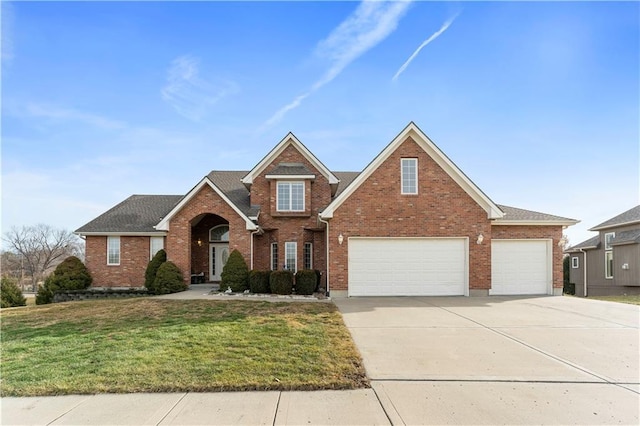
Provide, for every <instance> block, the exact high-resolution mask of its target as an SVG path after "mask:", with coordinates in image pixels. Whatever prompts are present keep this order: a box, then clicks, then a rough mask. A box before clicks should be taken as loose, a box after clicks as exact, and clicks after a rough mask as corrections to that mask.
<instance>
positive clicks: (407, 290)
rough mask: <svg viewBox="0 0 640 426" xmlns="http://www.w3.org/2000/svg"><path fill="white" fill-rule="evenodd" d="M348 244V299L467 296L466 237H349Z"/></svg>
mask: <svg viewBox="0 0 640 426" xmlns="http://www.w3.org/2000/svg"><path fill="white" fill-rule="evenodd" d="M348 244H349V296H453V295H464V294H465V293H466V289H467V276H468V273H467V240H466V238H349V241H348Z"/></svg>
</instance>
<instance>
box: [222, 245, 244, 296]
mask: <svg viewBox="0 0 640 426" xmlns="http://www.w3.org/2000/svg"><path fill="white" fill-rule="evenodd" d="M229 287H231V291H233V292H234V293H242V292H243V291H245V290H248V289H249V268H248V267H247V263H246V262H245V261H244V257H242V255H241V254H240V252H239V251H238V250H234V251H232V252H231V254H230V255H229V260H227V263H226V265H224V268H222V274H220V291H225V290H226V289H227V288H229Z"/></svg>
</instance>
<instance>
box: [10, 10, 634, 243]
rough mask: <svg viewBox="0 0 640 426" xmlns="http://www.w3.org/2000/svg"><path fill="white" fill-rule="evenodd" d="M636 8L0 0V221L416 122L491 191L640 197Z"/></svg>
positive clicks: (577, 203) (618, 205)
mask: <svg viewBox="0 0 640 426" xmlns="http://www.w3.org/2000/svg"><path fill="white" fill-rule="evenodd" d="M639 17H640V5H639V4H638V3H637V2H635V3H610V2H588V3H577V2H568V3H556V2H540V3H538V2H534V3H522V2H492V3H483V2H442V3H439V2H391V3H380V2H378V3H367V2H362V3H361V2H355V1H353V2H315V3H312V2H260V3H253V2H196V3H173V2H159V3H154V2H141V3H131V2H105V3H97V2H86V3H81V2H68V3H55V2H43V3H34V2H11V3H8V2H4V1H3V2H2V230H3V232H4V231H6V230H7V229H9V228H10V227H12V226H22V225H32V224H37V223H47V224H50V225H53V226H55V227H59V228H66V229H69V230H75V229H77V228H78V227H80V226H82V225H83V224H85V223H86V222H88V221H89V220H91V219H93V218H94V217H96V216H97V215H99V214H101V213H102V212H104V211H105V210H107V209H108V208H110V207H112V206H113V205H115V204H116V203H118V202H120V201H122V200H123V199H125V198H126V197H128V196H129V195H131V194H184V193H186V192H187V191H188V190H189V189H191V188H192V187H193V186H194V185H195V184H196V183H197V182H198V181H199V180H200V179H201V178H202V177H203V176H204V175H206V174H207V173H208V172H209V171H211V170H214V169H217V170H248V169H250V168H252V167H253V166H254V165H255V164H256V163H257V162H259V161H260V159H261V158H262V157H263V156H264V155H265V154H266V153H267V152H268V151H269V150H270V149H271V148H272V147H273V146H275V144H277V143H278V142H279V141H280V140H281V139H282V138H283V137H284V136H285V135H286V134H287V133H288V132H289V131H292V132H293V133H294V134H296V136H297V137H298V138H299V139H300V140H301V141H302V142H303V143H304V144H305V145H306V146H307V147H308V148H309V149H310V150H311V151H312V152H313V153H314V154H315V155H316V156H317V157H318V158H319V159H320V160H321V161H323V162H324V163H325V164H326V165H327V166H328V167H329V168H330V169H332V170H336V171H344V170H351V171H359V170H362V168H364V167H365V166H366V165H367V164H368V163H369V162H370V161H371V160H372V159H373V158H374V157H375V156H376V155H377V154H378V153H379V152H380V151H381V150H382V149H383V148H384V146H386V145H387V144H388V143H389V142H390V141H391V140H392V139H393V138H394V137H395V136H396V135H397V134H398V133H399V132H400V131H401V130H402V129H403V128H404V127H405V126H406V124H407V123H409V122H410V121H414V122H415V123H416V124H417V125H418V126H419V127H420V128H421V129H422V130H423V131H424V132H425V133H426V134H427V135H429V137H430V138H431V139H432V140H433V141H434V142H435V143H436V144H437V145H438V146H439V147H440V148H441V149H442V150H443V151H444V152H445V153H446V154H447V155H448V156H449V157H450V158H451V159H452V160H453V161H454V162H455V163H456V164H457V165H458V166H459V167H460V168H461V169H462V170H463V171H464V172H465V173H466V174H467V175H468V176H469V177H470V178H471V179H472V180H473V181H474V182H475V183H476V184H477V185H478V186H479V187H480V188H481V189H482V190H483V191H484V192H485V193H486V194H487V195H488V196H489V197H491V198H492V199H493V200H494V201H495V202H496V203H499V204H505V205H511V206H515V207H521V208H526V209H530V210H536V211H542V212H547V213H551V214H556V215H560V216H566V217H571V218H575V219H579V220H581V221H582V223H580V224H578V225H576V226H573V227H571V228H569V229H568V230H567V231H566V234H567V235H568V236H569V239H570V242H571V243H574V244H575V243H578V242H580V241H582V240H584V239H586V238H589V237H590V236H591V233H589V232H588V231H587V229H588V228H589V227H592V226H595V225H597V224H598V223H600V222H602V221H604V220H606V219H609V218H610V217H612V216H614V215H616V214H618V213H621V212H622V211H624V210H627V209H629V208H631V207H633V206H634V205H637V204H638V203H639V196H640V195H639V194H640V193H639V184H640V180H639V173H640V172H639V161H640V158H639V145H640V118H639V117H640V108H639V105H640V85H639V82H640V45H639V40H640V22H639V21H640V18H639Z"/></svg>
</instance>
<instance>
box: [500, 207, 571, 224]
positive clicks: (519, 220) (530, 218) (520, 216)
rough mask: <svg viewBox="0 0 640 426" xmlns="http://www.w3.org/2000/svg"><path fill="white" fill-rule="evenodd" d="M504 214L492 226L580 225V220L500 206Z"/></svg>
mask: <svg viewBox="0 0 640 426" xmlns="http://www.w3.org/2000/svg"><path fill="white" fill-rule="evenodd" d="M498 207H500V209H501V210H502V211H503V212H504V216H503V217H502V218H500V219H496V220H494V221H493V222H492V225H562V226H570V225H575V224H576V223H578V222H579V221H578V220H575V219H569V218H567V217H561V216H554V215H552V214H547V213H540V212H535V211H532V210H525V209H519V208H517V207H509V206H503V205H501V204H498Z"/></svg>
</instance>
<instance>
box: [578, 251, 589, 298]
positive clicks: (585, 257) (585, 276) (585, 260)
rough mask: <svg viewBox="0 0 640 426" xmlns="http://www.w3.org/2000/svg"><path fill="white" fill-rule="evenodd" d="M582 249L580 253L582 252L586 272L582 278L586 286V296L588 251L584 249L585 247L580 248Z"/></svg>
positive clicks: (585, 293)
mask: <svg viewBox="0 0 640 426" xmlns="http://www.w3.org/2000/svg"><path fill="white" fill-rule="evenodd" d="M578 250H580V253H582V254H583V255H584V256H583V259H584V262H582V263H583V264H584V273H583V275H584V276H583V278H582V283H583V286H584V297H587V252H586V251H584V250H583V249H578Z"/></svg>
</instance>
